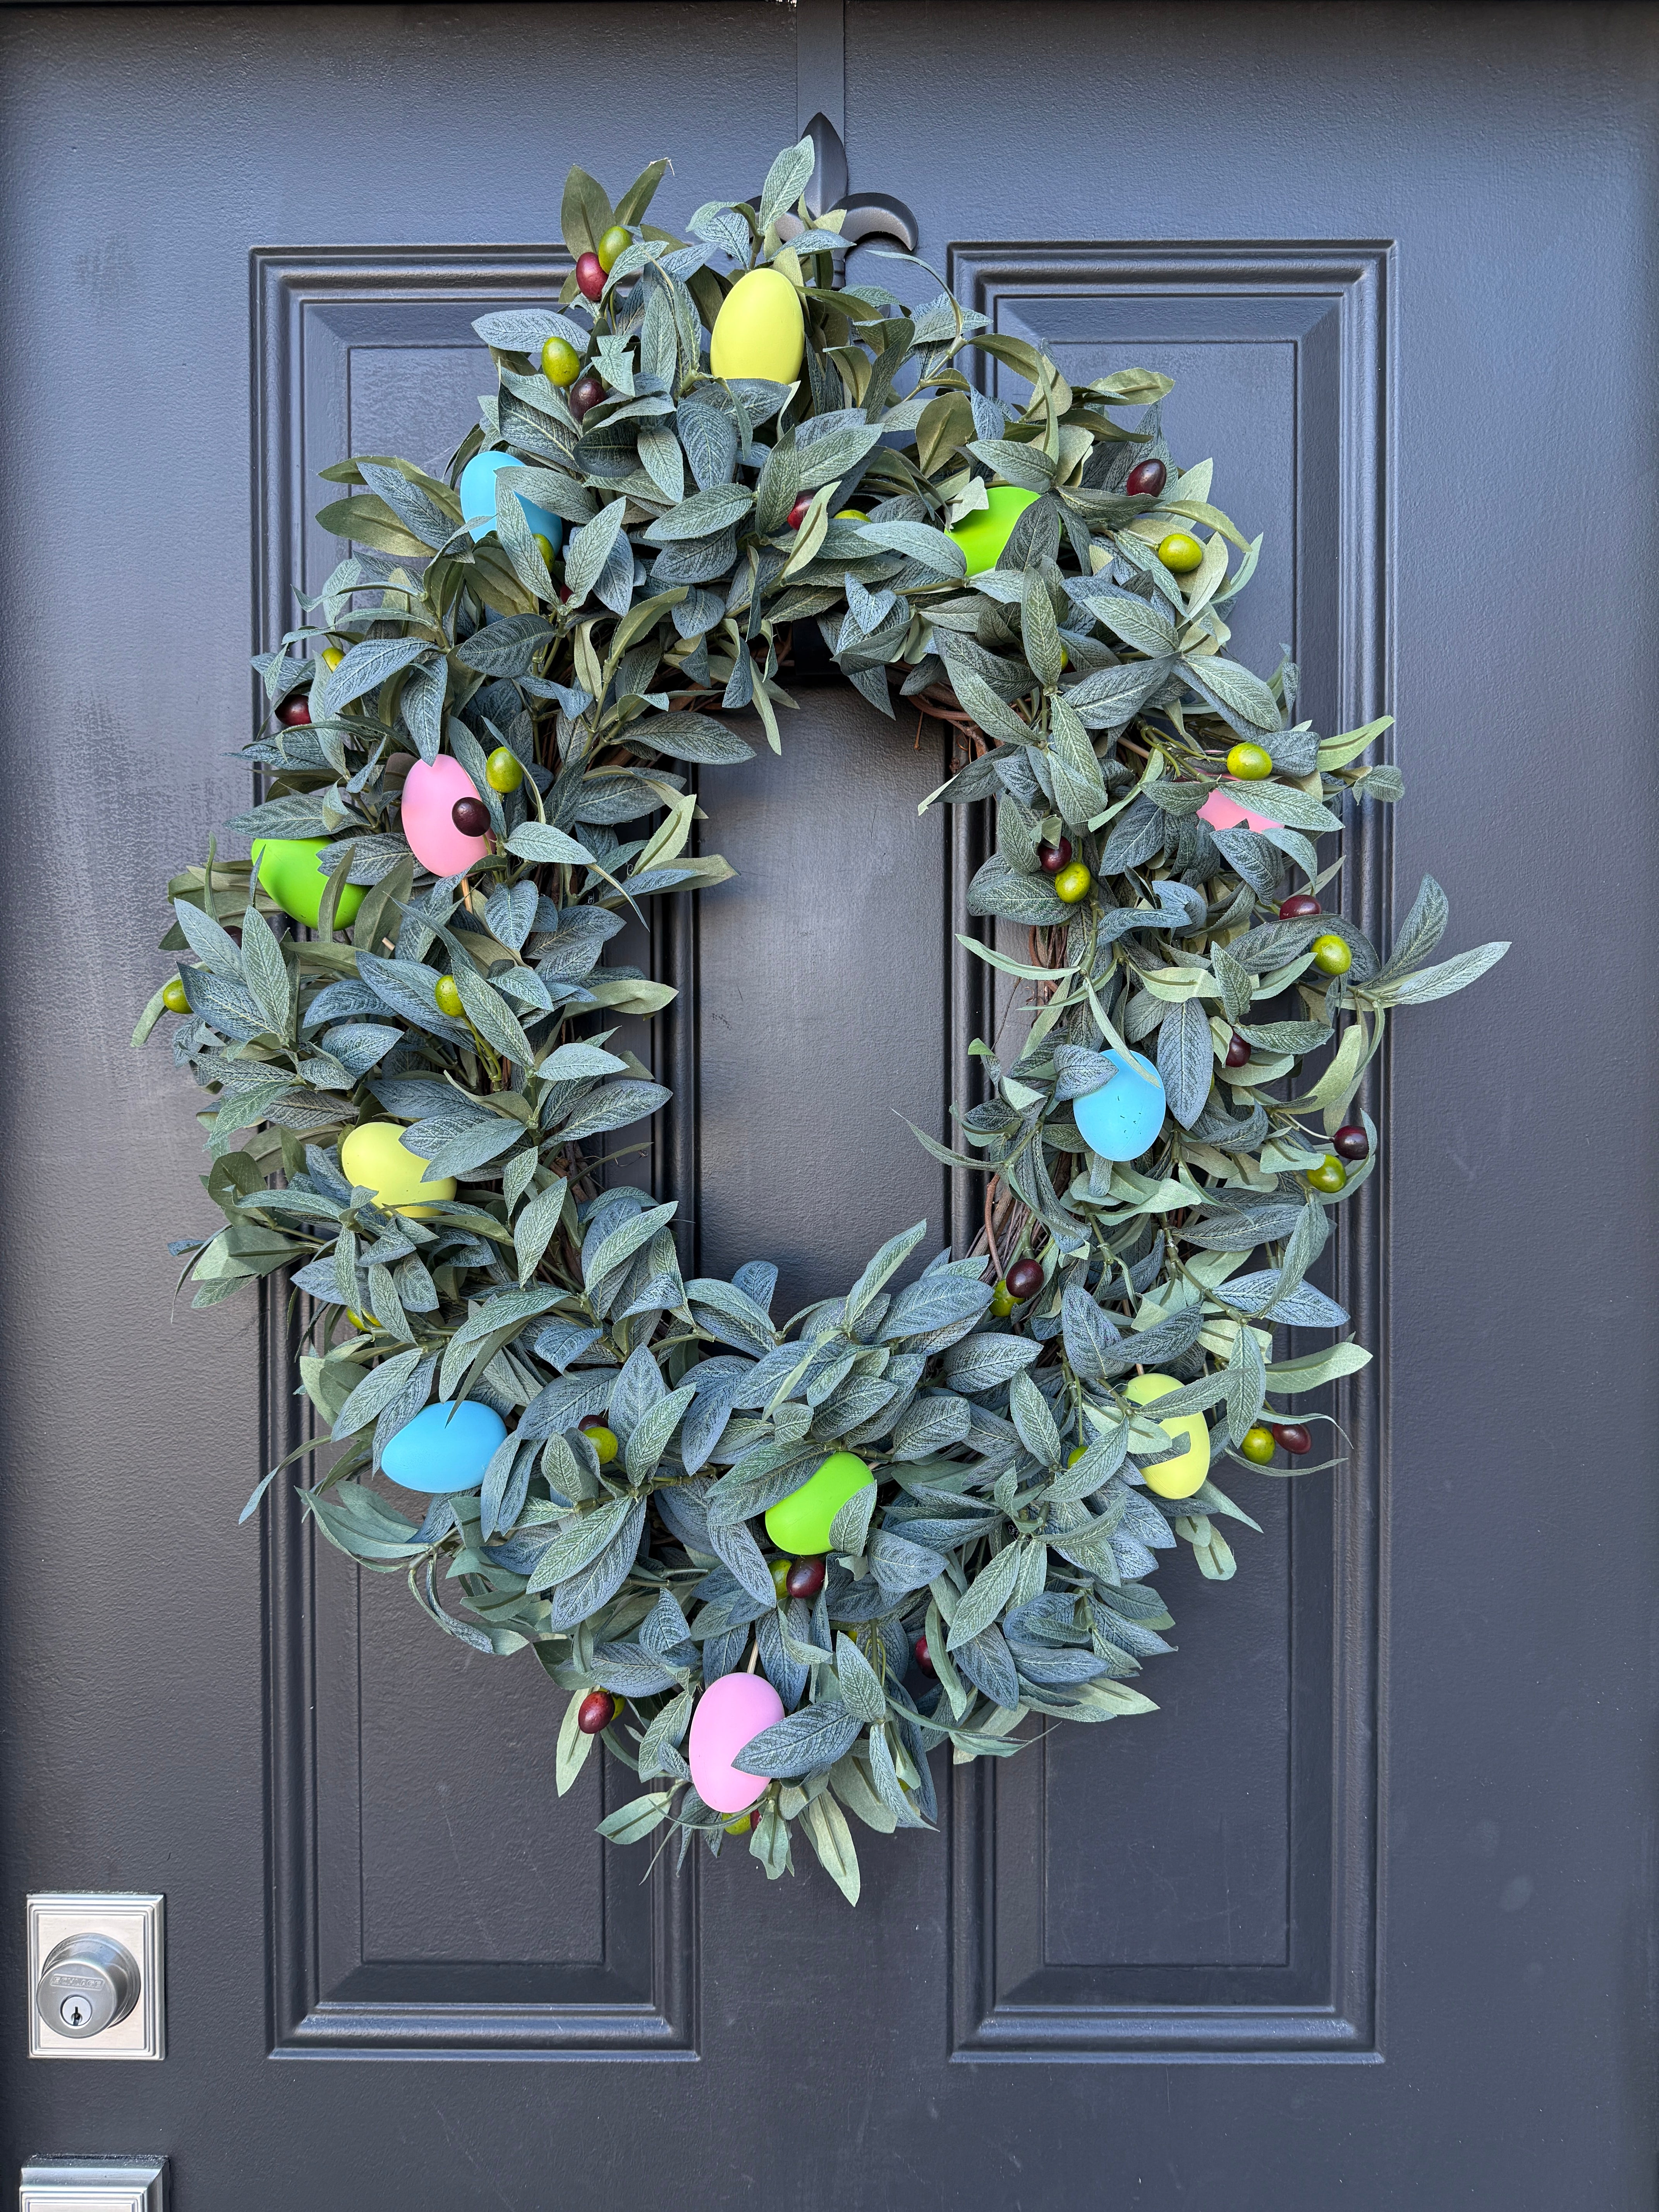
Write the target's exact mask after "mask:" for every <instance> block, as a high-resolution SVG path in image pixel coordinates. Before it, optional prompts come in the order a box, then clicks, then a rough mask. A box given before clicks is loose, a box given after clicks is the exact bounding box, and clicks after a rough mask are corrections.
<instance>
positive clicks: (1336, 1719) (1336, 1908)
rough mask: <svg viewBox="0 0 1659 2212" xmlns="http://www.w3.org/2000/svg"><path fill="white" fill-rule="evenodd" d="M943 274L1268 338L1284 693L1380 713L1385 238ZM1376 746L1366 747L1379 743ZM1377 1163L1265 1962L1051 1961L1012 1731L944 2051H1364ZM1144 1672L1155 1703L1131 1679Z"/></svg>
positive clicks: (994, 259) (1040, 1781)
mask: <svg viewBox="0 0 1659 2212" xmlns="http://www.w3.org/2000/svg"><path fill="white" fill-rule="evenodd" d="M949 278H950V282H951V289H952V290H953V291H955V292H956V294H957V296H958V297H959V298H960V299H961V300H962V301H963V303H964V305H967V306H970V307H975V308H976V309H977V310H978V311H979V312H980V313H982V314H984V315H985V316H987V318H988V320H989V323H990V325H991V327H992V328H993V329H994V330H997V331H1005V332H1008V333H1011V334H1013V335H1019V336H1030V337H1036V338H1040V339H1041V340H1042V342H1043V343H1046V344H1048V345H1049V346H1051V347H1054V348H1055V349H1056V350H1057V351H1058V352H1059V354H1060V357H1061V359H1062V361H1063V360H1064V356H1065V353H1066V350H1068V349H1073V348H1077V349H1084V350H1085V351H1086V349H1088V348H1090V347H1091V346H1092V347H1098V348H1110V349H1113V351H1114V353H1115V354H1116V353H1118V352H1120V351H1121V349H1123V348H1124V347H1126V346H1133V347H1134V348H1136V349H1137V352H1138V354H1139V355H1140V356H1142V357H1143V358H1145V359H1146V362H1147V365H1149V366H1152V367H1156V366H1158V361H1157V349H1158V345H1159V343H1164V344H1176V343H1178V344H1180V345H1182V346H1183V347H1192V346H1194V345H1200V346H1202V345H1218V346H1237V345H1247V346H1248V345H1257V346H1268V347H1273V348H1278V349H1288V352H1287V354H1286V356H1285V362H1286V363H1287V366H1285V367H1284V368H1282V370H1281V373H1282V374H1284V375H1285V376H1287V377H1288V380H1289V381H1288V386H1287V392H1288V398H1289V404H1290V408H1291V419H1292V421H1293V424H1294V433H1293V446H1294V457H1295V487H1296V488H1295V494H1294V501H1293V505H1292V508H1291V516H1292V522H1291V528H1292V537H1293V547H1294V554H1293V563H1294V574H1293V579H1292V601H1291V604H1292V607H1293V616H1294V623H1295V633H1296V635H1295V636H1294V637H1293V639H1292V640H1291V641H1290V642H1291V644H1292V647H1293V650H1294V651H1295V653H1296V655H1297V659H1298V660H1299V661H1300V662H1301V664H1302V667H1303V676H1304V707H1303V711H1304V713H1306V714H1309V715H1310V718H1311V719H1312V720H1314V722H1315V724H1316V726H1317V727H1319V728H1321V729H1322V730H1340V729H1346V728H1352V727H1353V726H1357V725H1358V724H1359V723H1361V722H1363V721H1365V720H1370V719H1371V718H1372V717H1374V716H1376V715H1378V714H1386V713H1387V712H1388V711H1389V702H1390V697H1391V694H1392V690H1393V685H1392V681H1391V677H1392V667H1391V653H1392V643H1391V626H1390V619H1389V614H1390V589H1389V546H1390V527H1391V525H1390V516H1391V513H1392V507H1393V502H1392V499H1391V496H1390V480H1389V471H1390V454H1391V442H1392V441H1391V439H1390V435H1389V424H1390V419H1391V409H1392V386H1393V379H1392V376H1391V374H1390V367H1391V351H1392V343H1393V339H1392V331H1391V301H1392V293H1393V285H1394V248H1393V247H1392V246H1391V245H1389V244H1388V243H1387V242H1383V241H1370V242H1358V243H1347V242H1324V241H1316V242H1297V241H1284V242H1261V241H1237V242H1231V241H1229V242H1222V243H1203V242H1191V243H1175V244H1158V243H1136V244H1103V245H1088V244H1072V245H1054V244H1049V243H1046V242H1041V243H1039V242H1032V243H1019V242H1013V243H1001V244H963V245H957V246H952V247H951V250H950V255H949ZM1089 373H1091V374H1092V373H1095V372H1093V371H1090V372H1089ZM1223 503H1224V504H1225V501H1224V502H1223ZM1379 752H1380V753H1381V754H1382V755H1383V757H1388V755H1389V747H1388V746H1387V744H1384V745H1383V747H1381V748H1379ZM1348 844H1349V854H1350V860H1349V868H1348V871H1347V882H1348V885H1349V888H1348V892H1347V903H1348V910H1349V911H1350V912H1351V913H1352V914H1353V915H1354V916H1355V918H1356V919H1358V921H1360V922H1361V923H1362V925H1363V926H1364V927H1365V928H1366V929H1367V930H1368V931H1369V932H1370V933H1371V934H1372V935H1373V937H1378V938H1385V937H1386V933H1387V928H1388V921H1389V903H1390V864H1391V845H1390V837H1389V822H1388V815H1387V810H1386V808H1383V807H1378V806H1370V807H1367V808H1365V809H1364V810H1363V811H1360V810H1356V811H1355V819H1354V822H1353V824H1352V828H1351V830H1350V834H1349V840H1348ZM959 1049H960V1045H959ZM1372 1081H1373V1084H1374V1086H1375V1087H1374V1091H1372V1092H1371V1093H1369V1094H1368V1097H1370V1099H1371V1101H1372V1104H1373V1110H1374V1112H1375V1113H1376V1115H1378V1117H1379V1118H1384V1117H1385V1115H1386V1094H1387V1087H1388V1068H1387V1064H1386V1059H1385V1058H1383V1059H1380V1061H1379V1063H1378V1064H1377V1065H1376V1066H1374V1068H1373V1073H1372ZM1385 1174H1386V1169H1383V1170H1379V1172H1378V1173H1377V1174H1376V1175H1375V1176H1373V1177H1372V1178H1371V1179H1370V1182H1369V1183H1368V1185H1367V1186H1366V1188H1365V1189H1364V1192H1363V1193H1362V1194H1361V1199H1360V1203H1359V1204H1358V1206H1355V1207H1352V1208H1350V1209H1348V1210H1347V1213H1348V1216H1349V1217H1351V1218H1345V1219H1344V1222H1343V1225H1342V1227H1341V1231H1340V1235H1339V1237H1337V1238H1336V1239H1334V1240H1333V1241H1334V1248H1335V1249H1334V1265H1333V1267H1332V1270H1331V1283H1332V1287H1333V1289H1334V1293H1335V1295H1336V1296H1337V1297H1339V1298H1340V1300H1341V1302H1342V1303H1343V1304H1345V1305H1346V1307H1347V1308H1348V1310H1349V1312H1350V1313H1351V1315H1352V1318H1353V1324H1354V1329H1355V1333H1356V1334H1357V1335H1358V1338H1359V1339H1360V1340H1361V1341H1363V1342H1364V1343H1366V1344H1368V1345H1370V1346H1371V1347H1372V1348H1373V1350H1374V1352H1375V1353H1376V1358H1375V1360H1374V1361H1373V1364H1371V1366H1370V1367H1369V1368H1367V1369H1365V1370H1364V1371H1363V1372H1362V1373H1361V1374H1360V1375H1358V1376H1353V1377H1350V1378H1348V1379H1347V1380H1346V1382H1344V1383H1342V1384H1340V1385H1339V1386H1338V1388H1337V1389H1336V1390H1335V1391H1334V1392H1333V1393H1331V1394H1330V1397H1331V1400H1332V1404H1331V1410H1332V1411H1333V1412H1334V1413H1335V1416H1336V1418H1337V1419H1338V1420H1339V1422H1340V1424H1341V1426H1342V1428H1343V1430H1344V1431H1346V1434H1347V1436H1348V1437H1349V1438H1350V1439H1351V1440H1352V1459H1351V1463H1350V1466H1349V1467H1348V1468H1347V1469H1346V1473H1345V1474H1342V1475H1341V1476H1340V1477H1339V1478H1335V1479H1333V1480H1331V1481H1329V1482H1328V1483H1327V1482H1325V1481H1324V1480H1322V1479H1317V1478H1316V1480H1315V1481H1314V1482H1311V1483H1309V1484H1306V1485H1304V1484H1301V1483H1297V1484H1295V1485H1293V1486H1291V1492H1292V1495H1291V1527H1290V1559H1291V1563H1292V1570H1293V1571H1291V1575H1290V1582H1289V1589H1288V1592H1287V1594H1286V1606H1287V1620H1288V1626H1287V1639H1288V1661H1289V1674H1290V1689H1289V1712H1290V1741H1289V1757H1288V1770H1287V1771H1288V1776H1289V1784H1288V1789H1287V1791H1286V1800H1285V1866H1286V1870H1287V1871H1286V1882H1285V1931H1286V1940H1285V1955H1284V1958H1283V1960H1282V1961H1275V1960H1271V1959H1267V1958H1265V1957H1264V1958H1262V1959H1261V1961H1260V1962H1258V1963H1245V1964H1242V1965H1234V1964H1231V1963H1229V1962H1228V1961H1227V1960H1225V1958H1208V1959H1200V1960H1195V1961H1194V1962H1193V1963H1190V1964H1164V1963H1152V1962H1148V1963H1144V1964H1136V1963H1125V1962H1123V1961H1122V1960H1121V1955H1120V1956H1119V1957H1118V1958H1117V1959H1115V1960H1113V1961H1107V1960H1101V1961H1100V1962H1098V1963H1086V1962H1083V1963H1079V1961H1078V1960H1076V1958H1075V1955H1074V1953H1075V1946H1074V1945H1072V1946H1067V1947H1066V1948H1067V1951H1068V1956H1067V1958H1066V1960H1065V1961H1064V1962H1060V1961H1057V1960H1054V1958H1053V1957H1052V1955H1051V1935H1052V1931H1053V1926H1054V1916H1055V1913H1056V1912H1057V1911H1058V1909H1059V1906H1058V1900H1057V1899H1056V1898H1055V1895H1054V1883H1053V1882H1052V1881H1051V1878H1050V1873H1051V1870H1050V1867H1049V1861H1048V1854H1049V1850H1050V1842H1051V1830H1052V1826H1053V1819H1052V1810H1053V1808H1052V1802H1051V1800H1052V1790H1051V1782H1052V1775H1051V1771H1050V1762H1049V1757H1048V1751H1047V1748H1046V1747H1045V1745H1044V1744H1043V1743H1042V1742H1036V1743H1034V1744H1032V1745H1031V1746H1030V1747H1029V1748H1028V1749H1027V1750H1025V1751H1024V1752H1023V1753H1021V1754H1020V1755H1019V1756H1018V1758H1016V1759H1009V1760H994V1761H993V1760H981V1761H979V1762H977V1763H975V1765H971V1766H969V1767H967V1768H964V1769H960V1770H958V1771H957V1776H956V1788H955V1791H954V1799H953V1818H952V1822H951V1877H950V1891H951V2035H950V2043H951V2057H952V2059H953V2060H956V2061H961V2062H969V2063H977V2062H985V2061H995V2060H1014V2061H1024V2062H1030V2061H1041V2060H1062V2061H1063V2060H1102V2061H1106V2060H1127V2061H1131V2062H1133V2061H1137V2060H1144V2061H1156V2062H1158V2063H1167V2062H1168V2061H1169V2060H1170V2059H1187V2060H1200V2061H1201V2060H1206V2059H1207V2060H1225V2059H1233V2060H1238V2059H1253V2060H1255V2059H1275V2058H1282V2059H1293V2060H1298V2061H1305V2060H1307V2059H1310V2058H1314V2057H1324V2058H1328V2059H1334V2058H1352V2059H1360V2060H1372V2061H1374V2060H1376V2059H1377V2058H1378V2057H1380V2056H1381V1992H1380V1990H1379V1987H1378V1974H1377V1958H1378V1933H1379V1919H1380V1897H1379V1888H1378V1869H1379V1863H1380V1851H1379V1838H1380V1837H1381V1835H1382V1834H1383V1829H1384V1821H1383V1813H1384V1806H1385V1795H1384V1788H1385V1768H1384V1752H1385V1742H1384V1736H1383V1726H1382V1720H1383V1714H1382V1709H1381V1705H1380V1696H1379V1686H1380V1683H1381V1680H1382V1670H1383V1661H1384V1656H1385V1655H1384V1646H1383V1622H1384V1618H1385V1611H1384V1601H1385V1596H1386V1543H1385V1534H1386V1520H1387V1504H1388V1465H1389V1460H1388V1394H1387V1383H1386V1377H1387V1372H1388V1365H1387V1362H1388V1341H1389V1310H1388V1274H1387V1249H1386V1243H1385V1237H1386V1229H1387V1220H1388V1208H1387V1194H1386V1186H1385V1182H1384V1177H1385ZM1292 1348H1295V1347H1294V1346H1293V1347H1292ZM1243 1571H1244V1572H1245V1573H1247V1574H1248V1573H1249V1554H1248V1553H1247V1554H1246V1556H1245V1561H1244V1566H1243ZM1221 1601H1222V1602H1225V1599H1223V1600H1221ZM1176 1633H1177V1636H1178V1633H1179V1629H1178V1628H1177V1632H1176ZM1172 1663H1175V1664H1179V1663H1180V1662H1179V1661H1176V1662H1172ZM1147 1686H1148V1688H1149V1689H1150V1690H1151V1691H1152V1694H1153V1695H1154V1696H1156V1694H1157V1689H1158V1685H1157V1680H1156V1679H1155V1677H1153V1676H1149V1678H1148V1681H1147ZM1154 1724H1155V1723H1149V1725H1154ZM1033 1733H1035V1731H1033ZM1112 1748H1113V1746H1112V1743H1111V1741H1110V1740H1109V1739H1108V1740H1107V1741H1103V1742H1102V1743H1101V1745H1100V1750H1099V1755H1100V1756H1102V1757H1103V1758H1107V1759H1109V1758H1110V1756H1111V1752H1112ZM1054 1848H1055V1849H1056V1850H1060V1849H1062V1848H1064V1846H1063V1845H1062V1844H1055V1845H1054ZM1100 1881H1101V1884H1102V1886H1103V1887H1109V1885H1110V1883H1111V1881H1112V1867H1111V1864H1110V1862H1109V1857H1107V1855H1106V1854H1105V1852H1104V1851H1102V1855H1101V1866H1100ZM1056 1948H1058V1947H1056Z"/></svg>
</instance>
